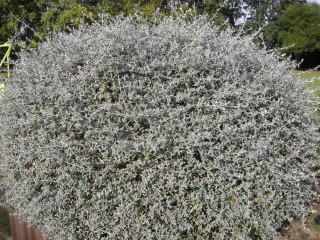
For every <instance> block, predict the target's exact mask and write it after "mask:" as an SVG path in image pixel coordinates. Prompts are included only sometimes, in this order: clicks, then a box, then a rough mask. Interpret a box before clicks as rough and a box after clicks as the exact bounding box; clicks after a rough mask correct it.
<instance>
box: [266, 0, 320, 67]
mask: <svg viewBox="0 0 320 240" xmlns="http://www.w3.org/2000/svg"><path fill="white" fill-rule="evenodd" d="M265 39H266V42H267V43H268V45H269V46H271V47H273V46H274V47H277V48H287V49H286V50H285V52H286V53H288V54H291V55H292V56H293V57H294V58H295V59H298V60H301V59H304V63H303V64H302V67H303V68H304V67H313V66H316V65H319V64H320V5H318V4H316V3H313V4H299V3H296V4H292V5H290V6H288V7H287V8H286V10H285V11H284V12H283V14H282V15H281V16H280V18H279V19H278V20H277V21H275V22H273V23H272V24H270V25H269V26H267V28H266V31H265Z"/></svg>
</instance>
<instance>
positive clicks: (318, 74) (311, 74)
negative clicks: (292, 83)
mask: <svg viewBox="0 0 320 240" xmlns="http://www.w3.org/2000/svg"><path fill="white" fill-rule="evenodd" d="M296 74H298V75H300V77H302V78H305V79H308V80H310V79H312V78H317V79H315V81H316V82H319V84H320V71H296Z"/></svg>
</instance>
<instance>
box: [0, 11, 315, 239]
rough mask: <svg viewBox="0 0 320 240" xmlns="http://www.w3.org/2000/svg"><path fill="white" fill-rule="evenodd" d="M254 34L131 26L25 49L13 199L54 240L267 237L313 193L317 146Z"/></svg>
mask: <svg viewBox="0 0 320 240" xmlns="http://www.w3.org/2000/svg"><path fill="white" fill-rule="evenodd" d="M252 39H253V36H240V34H237V33H235V32H232V31H231V30H226V31H222V32H221V31H219V29H218V27H216V26H215V25H212V24H211V23H209V22H208V20H207V19H206V17H199V16H198V17H197V16H196V17H195V18H194V19H193V20H192V21H188V20H186V19H184V18H183V17H177V18H172V17H167V18H165V19H163V20H161V21H157V22H153V23H150V22H149V23H148V22H144V21H143V20H142V19H138V20H134V19H133V18H130V17H129V18H122V19H120V18H119V19H115V20H112V21H108V22H107V23H104V24H96V25H94V26H90V27H89V26H84V27H82V28H81V29H80V30H77V31H75V32H73V33H71V34H63V33H59V34H56V35H55V36H54V37H52V38H51V39H49V40H48V41H47V42H45V43H43V44H42V45H41V46H40V47H39V48H37V49H36V50H32V51H28V52H24V53H22V54H21V56H20V60H19V61H18V63H17V66H16V68H15V72H14V75H13V78H12V80H11V81H10V82H9V83H8V85H7V87H6V89H5V91H4V93H3V98H2V102H1V113H0V122H1V123H0V130H1V131H0V136H1V156H2V163H1V164H2V172H3V174H4V186H5V188H6V199H7V201H8V203H9V204H10V205H11V206H13V207H14V208H15V211H16V214H19V215H20V216H22V217H24V218H25V219H26V220H27V221H28V222H30V223H32V224H34V225H37V226H39V227H40V228H42V229H43V230H44V231H45V232H46V233H47V234H48V235H49V236H52V237H53V239H55V240H97V239H116V240H117V239H119V240H122V239H125V240H127V239H129V240H130V239H133V240H138V239H146V240H150V239H157V240H158V239H160V240H162V239H163V240H164V239H166V240H169V239H172V240H174V239H275V238H276V235H277V230H279V228H281V227H282V226H283V224H284V223H286V222H290V221H291V220H292V219H293V217H303V216H305V215H306V213H307V208H308V204H309V203H310V202H311V201H312V199H313V198H314V196H315V184H316V180H315V169H316V167H317V166H318V164H317V157H316V144H317V141H318V139H319V138H318V135H317V134H316V129H315V124H314V123H313V120H312V117H311V113H312V112H313V111H314V109H315V105H313V104H312V101H313V99H312V95H311V93H310V92H309V91H308V90H307V89H306V87H305V84H304V83H303V82H302V80H300V79H297V78H295V77H294V76H293V75H292V73H291V69H292V67H293V66H294V64H293V63H291V62H290V61H289V60H287V59H283V58H282V57H281V56H280V55H279V54H277V53H274V52H267V51H266V50H265V49H260V48H258V47H257V46H256V45H255V44H254V43H253V42H252Z"/></svg>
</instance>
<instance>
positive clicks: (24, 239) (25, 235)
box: [0, 208, 45, 240]
mask: <svg viewBox="0 0 320 240" xmlns="http://www.w3.org/2000/svg"><path fill="white" fill-rule="evenodd" d="M5 209H6V210H7V211H8V212H9V210H8V209H7V208H5ZM9 220H10V225H11V236H6V235H5V234H0V239H1V240H2V239H3V240H45V238H44V235H43V234H42V232H41V231H40V230H39V229H38V228H34V227H28V225H27V224H26V223H25V222H24V221H22V220H21V219H19V218H18V217H16V216H11V215H10V216H9Z"/></svg>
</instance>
